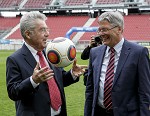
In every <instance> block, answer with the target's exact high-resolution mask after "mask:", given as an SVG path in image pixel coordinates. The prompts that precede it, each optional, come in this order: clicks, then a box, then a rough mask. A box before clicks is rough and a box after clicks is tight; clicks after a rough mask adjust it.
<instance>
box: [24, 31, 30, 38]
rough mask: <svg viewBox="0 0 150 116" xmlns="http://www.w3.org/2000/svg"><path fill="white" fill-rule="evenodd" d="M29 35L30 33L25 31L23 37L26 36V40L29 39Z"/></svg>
mask: <svg viewBox="0 0 150 116" xmlns="http://www.w3.org/2000/svg"><path fill="white" fill-rule="evenodd" d="M30 35H31V32H30V31H29V30H26V31H25V36H26V38H27V39H31V37H30Z"/></svg>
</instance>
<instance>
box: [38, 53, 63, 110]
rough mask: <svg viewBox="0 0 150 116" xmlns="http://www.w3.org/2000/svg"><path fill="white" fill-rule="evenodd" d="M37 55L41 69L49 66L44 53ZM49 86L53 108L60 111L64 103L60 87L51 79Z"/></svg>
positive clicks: (48, 82)
mask: <svg viewBox="0 0 150 116" xmlns="http://www.w3.org/2000/svg"><path fill="white" fill-rule="evenodd" d="M37 55H38V56H39V62H40V65H41V67H42V68H43V67H45V66H47V65H46V62H45V60H44V56H43V54H42V52H40V51H39V52H37ZM47 84H48V87H49V94H50V100H51V107H52V108H53V109H54V110H56V111H58V109H59V107H60V106H61V104H62V101H61V96H60V91H59V89H58V86H57V84H56V82H55V79H54V78H51V79H50V80H48V81H47Z"/></svg>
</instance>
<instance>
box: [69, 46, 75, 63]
mask: <svg viewBox="0 0 150 116" xmlns="http://www.w3.org/2000/svg"><path fill="white" fill-rule="evenodd" d="M75 57H76V48H75V47H74V46H73V45H71V46H70V47H69V50H68V58H69V60H71V61H72V60H74V58H75Z"/></svg>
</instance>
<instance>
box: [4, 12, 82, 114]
mask: <svg viewBox="0 0 150 116" xmlns="http://www.w3.org/2000/svg"><path fill="white" fill-rule="evenodd" d="M45 21H46V16H45V15H44V14H42V13H40V12H29V13H26V14H25V15H23V16H22V18H21V20H20V30H21V34H22V36H23V38H24V41H25V42H24V44H23V46H22V47H21V48H20V49H19V50H17V51H16V52H15V53H13V54H12V55H11V56H9V57H8V58H7V62H6V66H7V69H6V81H7V91H8V95H9V97H10V99H12V100H13V101H15V107H16V116H56V115H57V116H67V112H66V101H65V93H64V87H66V86H69V85H70V84H72V83H75V82H77V81H78V80H79V77H80V76H81V74H82V73H83V68H84V66H81V65H76V60H75V61H74V63H73V67H72V69H71V70H70V71H68V72H66V71H65V70H63V68H57V67H54V66H52V65H50V64H48V62H47V60H46V58H44V48H45V47H46V44H47V39H48V36H49V29H48V27H47V25H46V22H45ZM39 51H40V53H41V54H42V51H43V54H42V58H43V59H44V60H43V61H44V63H45V64H46V65H45V66H44V67H42V63H39V62H40V56H39V55H38V54H37V52H39ZM51 79H53V80H54V81H53V82H54V83H56V87H57V88H58V90H59V93H60V94H59V95H60V96H61V97H59V98H60V102H59V103H60V104H59V105H60V106H59V107H58V109H57V110H56V108H54V107H53V105H52V102H51V101H52V100H51V99H50V96H51V95H52V93H50V94H49V89H48V87H49V86H48V83H47V82H48V81H49V80H51ZM54 83H53V84H54ZM50 86H51V85H50ZM54 95H55V96H54V98H56V97H57V96H56V94H54ZM56 102H57V100H56Z"/></svg>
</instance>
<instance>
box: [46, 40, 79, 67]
mask: <svg viewBox="0 0 150 116" xmlns="http://www.w3.org/2000/svg"><path fill="white" fill-rule="evenodd" d="M46 57H47V59H48V61H49V63H51V64H52V65H54V66H55V67H66V66H68V65H70V64H72V63H73V61H74V59H75V57H76V47H75V45H74V43H73V42H72V41H71V40H70V39H68V38H65V37H57V38H55V39H53V41H51V42H48V44H47V47H46Z"/></svg>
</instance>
